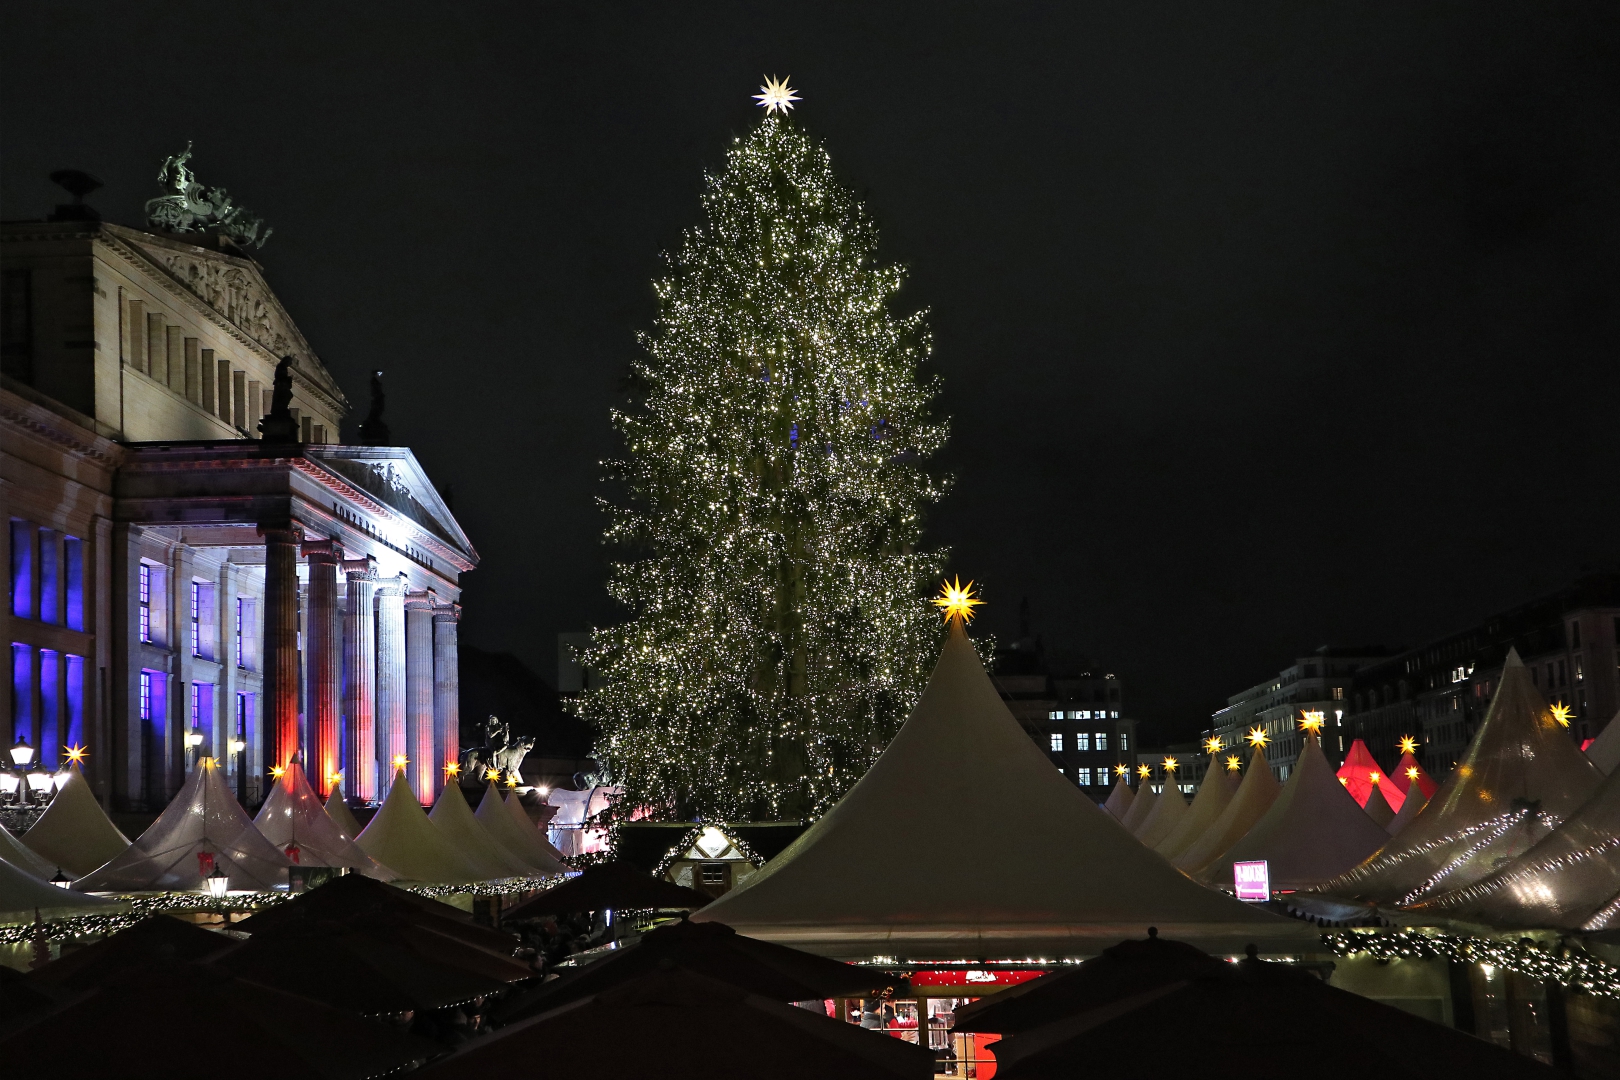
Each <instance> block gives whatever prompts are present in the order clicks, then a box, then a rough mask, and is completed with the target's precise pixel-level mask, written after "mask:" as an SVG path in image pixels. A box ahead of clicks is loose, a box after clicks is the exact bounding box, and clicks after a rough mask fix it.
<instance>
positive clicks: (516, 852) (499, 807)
mask: <svg viewBox="0 0 1620 1080" xmlns="http://www.w3.org/2000/svg"><path fill="white" fill-rule="evenodd" d="M509 807H510V809H509ZM513 810H516V811H517V815H516V816H515V817H514V816H513V813H512V811H513ZM473 817H475V818H477V819H478V822H479V823H480V824H481V825H483V826H484V828H485V829H486V830H488V832H489V835H490V836H491V837H493V838H494V840H495V842H496V843H497V844H499V845H501V848H502V849H503V850H504V851H505V852H506V853H507V854H508V855H510V856H512V858H514V859H517V860H518V861H519V862H521V863H523V864H524V865H525V866H527V867H529V868H530V869H529V873H531V874H565V873H567V872H568V867H566V866H564V865H563V864H562V860H560V859H558V858H557V857H556V856H555V855H553V854H552V852H554V851H555V850H556V849H555V848H553V847H552V846H551V845H550V844H548V843H546V839H545V837H543V836H541V835H540V830H539V829H537V828H535V827H534V822H532V821H530V820H529V815H528V814H525V813H524V812H523V806H522V804H520V803H519V802H518V797H517V792H515V791H514V792H513V793H512V794H511V796H510V798H508V799H502V798H501V789H500V788H499V787H498V786H496V784H495V782H494V781H493V780H491V781H490V782H489V786H487V787H486V788H485V789H484V797H483V798H482V799H480V800H478V810H477V811H476V812H475V813H474V814H473ZM519 819H521V820H522V824H519Z"/></svg>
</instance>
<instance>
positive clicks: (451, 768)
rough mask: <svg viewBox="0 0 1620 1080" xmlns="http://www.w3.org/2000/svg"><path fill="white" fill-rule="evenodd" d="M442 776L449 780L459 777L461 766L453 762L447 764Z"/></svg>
mask: <svg viewBox="0 0 1620 1080" xmlns="http://www.w3.org/2000/svg"><path fill="white" fill-rule="evenodd" d="M444 775H445V776H448V777H450V778H451V779H454V778H455V777H457V776H460V775H461V766H460V765H457V764H456V763H455V762H454V761H452V762H448V763H447V764H446V765H445V767H444Z"/></svg>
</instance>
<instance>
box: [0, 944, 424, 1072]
mask: <svg viewBox="0 0 1620 1080" xmlns="http://www.w3.org/2000/svg"><path fill="white" fill-rule="evenodd" d="M317 977H318V976H314V975H311V978H317ZM166 1033H170V1034H172V1037H167V1038H166V1037H165V1034H166ZM437 1052H439V1048H438V1047H436V1046H435V1045H434V1044H432V1043H428V1042H425V1041H424V1040H421V1039H417V1038H415V1037H413V1036H411V1035H407V1034H405V1033H404V1032H402V1031H399V1030H397V1029H395V1028H391V1027H387V1026H384V1025H383V1024H380V1023H377V1022H376V1021H373V1020H367V1019H364V1018H362V1017H360V1016H356V1015H355V1014H354V1013H353V1012H351V1011H349V1010H342V1009H336V1008H332V1007H330V1006H327V1005H323V1004H320V1003H319V1002H315V1001H311V1000H309V999H308V998H306V997H304V996H302V995H299V994H291V993H286V992H284V991H281V990H275V989H272V988H270V987H267V986H260V985H256V984H254V983H251V982H247V981H244V980H242V979H237V978H233V977H231V976H230V975H229V974H227V973H226V972H225V971H223V970H221V969H219V968H217V967H215V966H213V965H211V964H196V963H182V962H176V961H154V962H151V963H149V964H146V965H143V966H142V967H141V968H140V969H139V970H135V971H128V972H124V973H123V974H121V975H119V976H117V977H116V978H113V979H111V980H110V981H108V982H106V983H104V984H102V985H100V986H97V987H95V988H94V989H92V990H90V991H89V992H87V993H85V994H82V995H79V996H77V997H75V998H73V999H71V1000H70V1001H68V1002H67V1003H66V1004H65V1005H63V1006H61V1007H60V1008H57V1009H54V1010H52V1011H50V1012H48V1013H46V1014H45V1015H43V1016H41V1017H39V1018H37V1019H34V1020H33V1021H32V1022H31V1023H28V1024H27V1025H26V1026H24V1027H22V1028H20V1029H16V1030H13V1031H11V1032H9V1033H7V1035H6V1036H5V1037H4V1038H0V1061H4V1062H5V1063H6V1067H7V1069H8V1070H12V1071H13V1072H14V1073H15V1075H18V1076H85V1077H90V1076H150V1077H158V1076H161V1077H163V1078H164V1080H214V1078H216V1077H218V1076H221V1075H226V1076H230V1077H232V1078H233V1080H282V1078H285V1077H287V1076H300V1077H310V1078H311V1080H368V1078H370V1077H376V1076H381V1075H384V1074H387V1073H392V1072H403V1071H406V1070H408V1069H410V1068H411V1067H412V1066H413V1065H415V1064H417V1063H419V1062H422V1061H425V1060H426V1059H427V1058H429V1057H431V1056H432V1055H433V1054H435V1053H437Z"/></svg>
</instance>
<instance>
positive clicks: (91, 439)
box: [0, 379, 124, 469]
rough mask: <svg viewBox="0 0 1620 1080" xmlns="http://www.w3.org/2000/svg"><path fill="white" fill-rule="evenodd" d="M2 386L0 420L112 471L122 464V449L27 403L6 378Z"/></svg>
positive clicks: (33, 404) (78, 424)
mask: <svg viewBox="0 0 1620 1080" xmlns="http://www.w3.org/2000/svg"><path fill="white" fill-rule="evenodd" d="M6 383H7V384H8V385H6V386H5V387H3V388H0V420H5V421H6V422H7V423H9V424H12V425H13V426H15V427H18V428H21V429H22V430H24V431H27V432H30V433H31V434H33V435H35V436H37V437H38V438H41V439H44V440H45V441H46V442H49V443H51V444H53V445H55V446H58V447H60V448H61V449H63V450H66V451H68V452H69V453H73V454H77V455H79V456H81V457H86V458H89V459H90V460H91V461H94V462H95V463H96V464H98V465H102V466H105V467H106V468H109V469H116V468H117V467H118V466H119V465H121V464H122V463H123V460H124V450H123V447H121V446H119V445H118V444H117V443H116V442H114V441H113V440H111V439H109V438H106V437H104V436H102V435H98V434H96V433H95V432H94V431H93V430H91V429H89V428H87V427H85V426H84V425H82V424H80V423H76V422H74V421H73V420H70V419H68V418H67V417H64V416H62V415H61V414H60V413H59V412H57V411H56V410H55V409H51V408H48V407H47V406H44V405H41V404H38V403H37V402H34V401H30V400H28V399H27V398H25V397H23V396H22V394H21V393H19V392H17V390H15V389H14V388H13V386H12V385H11V380H10V379H7V380H6ZM86 419H88V417H86ZM93 422H94V421H92V423H93Z"/></svg>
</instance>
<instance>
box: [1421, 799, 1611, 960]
mask: <svg viewBox="0 0 1620 1080" xmlns="http://www.w3.org/2000/svg"><path fill="white" fill-rule="evenodd" d="M1617 838H1620V771H1617V772H1613V773H1610V774H1609V777H1608V779H1607V780H1605V781H1604V782H1603V786H1602V787H1600V788H1599V789H1598V792H1597V794H1596V795H1593V796H1592V797H1591V798H1590V799H1588V800H1587V801H1586V804H1585V805H1583V806H1582V807H1581V808H1580V809H1579V810H1577V811H1575V813H1573V814H1571V815H1570V816H1569V817H1568V818H1567V819H1566V820H1565V821H1564V823H1563V824H1562V825H1560V826H1558V828H1556V829H1554V830H1553V831H1552V833H1551V834H1549V835H1548V836H1546V837H1544V838H1543V839H1542V840H1541V841H1540V842H1539V843H1538V844H1536V845H1535V847H1532V848H1531V849H1530V850H1529V851H1527V852H1525V853H1524V854H1523V855H1520V856H1519V857H1518V858H1517V859H1514V860H1513V861H1512V862H1510V863H1508V864H1507V865H1506V866H1504V867H1502V869H1500V870H1498V871H1496V872H1495V873H1493V874H1491V875H1490V876H1489V877H1485V878H1482V879H1480V880H1479V881H1476V882H1474V883H1473V884H1471V885H1465V886H1463V887H1462V888H1460V889H1453V890H1451V891H1450V892H1444V893H1440V894H1438V895H1434V896H1430V897H1426V898H1425V899H1423V900H1420V901H1418V902H1417V903H1416V904H1413V905H1412V907H1413V908H1414V909H1415V910H1418V911H1432V912H1436V913H1441V914H1447V915H1456V916H1459V917H1461V918H1465V919H1469V920H1471V921H1476V922H1483V923H1488V924H1490V925H1492V926H1504V927H1548V928H1553V929H1558V930H1586V931H1593V932H1595V931H1599V930H1607V929H1612V928H1613V927H1614V926H1620V920H1616V918H1615V915H1616V912H1615V911H1613V910H1604V909H1605V908H1606V907H1609V906H1610V905H1609V902H1610V901H1611V900H1613V899H1614V898H1615V897H1616V895H1620V840H1617ZM1594 916H1597V917H1596V918H1595V919H1594V918H1593V917H1594ZM1593 923H1596V924H1597V925H1592V924H1593Z"/></svg>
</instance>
